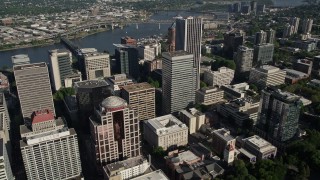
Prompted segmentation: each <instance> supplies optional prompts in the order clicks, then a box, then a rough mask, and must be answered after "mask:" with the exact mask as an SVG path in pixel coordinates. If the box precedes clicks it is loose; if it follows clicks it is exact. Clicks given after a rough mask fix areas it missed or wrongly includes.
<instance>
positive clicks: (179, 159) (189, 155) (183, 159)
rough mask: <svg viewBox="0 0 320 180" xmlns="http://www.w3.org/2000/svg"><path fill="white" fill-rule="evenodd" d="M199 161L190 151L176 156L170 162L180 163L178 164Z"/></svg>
mask: <svg viewBox="0 0 320 180" xmlns="http://www.w3.org/2000/svg"><path fill="white" fill-rule="evenodd" d="M196 159H199V157H198V156H196V155H195V154H193V153H192V152H191V151H184V152H181V153H179V154H178V156H177V157H173V158H171V162H173V163H180V162H189V161H194V160H196Z"/></svg>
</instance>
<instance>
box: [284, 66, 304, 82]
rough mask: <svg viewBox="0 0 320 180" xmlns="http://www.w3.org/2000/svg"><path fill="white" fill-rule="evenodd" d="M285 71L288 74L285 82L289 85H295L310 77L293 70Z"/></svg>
mask: <svg viewBox="0 0 320 180" xmlns="http://www.w3.org/2000/svg"><path fill="white" fill-rule="evenodd" d="M284 71H285V72H286V78H285V82H286V83H288V84H295V83H297V82H298V81H300V80H302V79H307V78H308V77H309V75H308V74H306V73H303V72H300V71H296V70H293V69H284Z"/></svg>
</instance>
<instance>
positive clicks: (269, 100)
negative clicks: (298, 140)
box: [258, 87, 302, 141]
mask: <svg viewBox="0 0 320 180" xmlns="http://www.w3.org/2000/svg"><path fill="white" fill-rule="evenodd" d="M301 107H302V102H301V100H300V97H299V96H297V95H295V94H291V93H288V92H282V91H281V90H279V89H275V88H271V87H268V88H267V89H265V90H262V95H261V99H260V106H259V114H258V127H260V128H261V129H263V130H265V131H266V132H267V134H268V135H269V136H270V137H272V138H274V139H276V140H279V141H287V140H289V139H291V138H292V137H294V135H295V134H296V133H297V129H298V122H299V116H300V109H301Z"/></svg>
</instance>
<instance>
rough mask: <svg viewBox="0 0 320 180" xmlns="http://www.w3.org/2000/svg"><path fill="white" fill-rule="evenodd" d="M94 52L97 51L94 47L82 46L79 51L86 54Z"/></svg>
mask: <svg viewBox="0 0 320 180" xmlns="http://www.w3.org/2000/svg"><path fill="white" fill-rule="evenodd" d="M94 52H98V50H97V49H96V48H83V49H80V53H82V54H88V53H94Z"/></svg>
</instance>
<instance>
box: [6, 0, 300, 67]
mask: <svg viewBox="0 0 320 180" xmlns="http://www.w3.org/2000/svg"><path fill="white" fill-rule="evenodd" d="M302 1H303V0H274V4H275V5H278V6H288V5H291V6H294V5H300V4H301V3H302ZM178 14H179V15H181V16H199V15H201V14H199V13H193V12H186V11H179V12H173V11H169V12H159V13H157V14H154V15H153V16H152V17H151V19H155V20H168V19H172V21H174V19H173V17H174V16H177V15H178ZM169 26H170V24H161V25H160V29H159V24H138V29H137V28H136V24H131V25H129V26H127V27H124V28H123V29H115V30H112V31H105V32H101V33H97V34H94V35H90V36H87V37H84V38H82V39H77V40H73V42H75V44H77V45H78V46H79V47H81V48H97V49H98V50H99V51H104V50H107V51H109V52H110V53H111V54H113V53H114V46H113V44H114V43H120V38H121V37H122V36H132V37H134V38H136V39H139V38H144V37H150V36H153V35H165V34H166V33H167V29H168V27H169ZM59 48H64V46H63V45H62V44H60V43H57V44H53V45H46V46H41V47H29V48H22V49H15V50H8V51H2V52H0V68H1V67H2V66H9V67H11V66H12V63H11V57H12V56H14V55H17V54H28V55H29V57H30V60H31V62H48V51H49V50H52V49H59Z"/></svg>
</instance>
